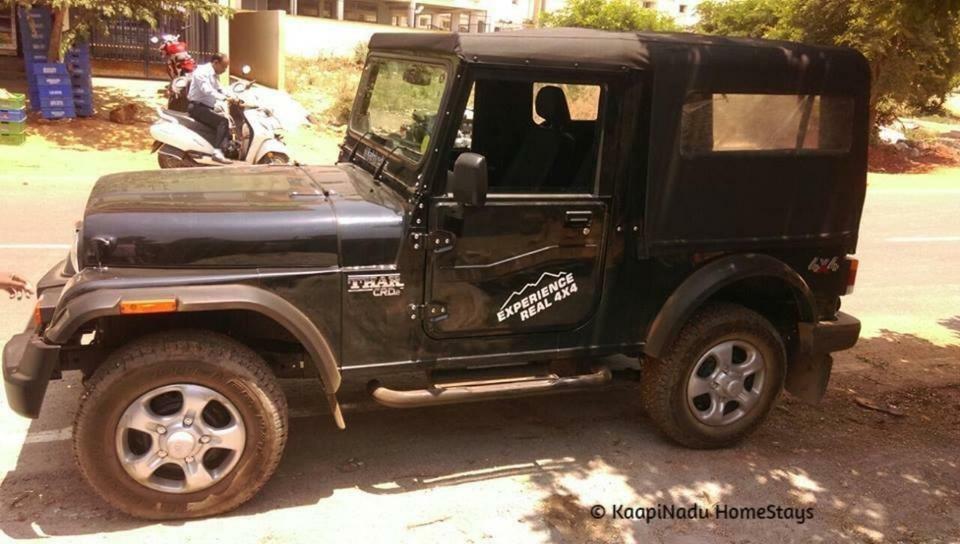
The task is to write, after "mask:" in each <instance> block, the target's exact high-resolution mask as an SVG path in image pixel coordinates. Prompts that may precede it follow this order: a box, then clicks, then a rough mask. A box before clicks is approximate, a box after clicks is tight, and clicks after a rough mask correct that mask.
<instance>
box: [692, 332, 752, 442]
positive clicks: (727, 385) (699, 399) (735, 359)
mask: <svg viewBox="0 0 960 544" xmlns="http://www.w3.org/2000/svg"><path fill="white" fill-rule="evenodd" d="M766 365H767V363H766V360H765V359H764V357H763V354H761V353H760V350H759V349H757V348H756V346H754V345H753V344H750V343H749V342H745V341H743V340H727V341H724V342H721V343H719V344H716V345H715V346H713V347H711V348H709V349H707V350H706V351H705V352H704V353H703V355H701V356H700V358H699V360H697V364H696V365H694V367H693V371H692V372H691V373H690V377H689V378H688V380H687V388H686V396H687V406H688V407H689V409H690V412H691V413H692V414H693V416H694V418H696V419H697V421H699V422H700V423H703V424H704V425H709V426H711V427H721V426H724V425H730V424H732V423H735V422H737V421H739V420H740V419H742V418H743V417H744V416H746V415H747V414H749V413H750V412H751V411H753V410H754V409H755V408H756V407H757V405H758V404H759V403H760V398H761V396H762V395H763V390H764V386H765V385H766V379H765V378H766V374H767V372H766V371H767V368H766Z"/></svg>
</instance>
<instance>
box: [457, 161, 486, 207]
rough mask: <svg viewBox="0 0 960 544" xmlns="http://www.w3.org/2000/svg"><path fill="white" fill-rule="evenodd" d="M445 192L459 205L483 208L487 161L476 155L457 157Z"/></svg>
mask: <svg viewBox="0 0 960 544" xmlns="http://www.w3.org/2000/svg"><path fill="white" fill-rule="evenodd" d="M447 190H449V191H450V192H451V193H453V199H454V200H456V201H457V202H458V203H460V204H464V205H467V206H483V205H484V203H486V201H487V159H486V158H485V157H484V156H483V155H479V154H477V153H463V154H461V155H460V156H459V157H457V162H455V163H454V165H453V175H452V176H451V177H450V180H449V182H448V183H447Z"/></svg>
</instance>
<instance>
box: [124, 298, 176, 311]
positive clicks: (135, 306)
mask: <svg viewBox="0 0 960 544" xmlns="http://www.w3.org/2000/svg"><path fill="white" fill-rule="evenodd" d="M175 311H177V299H175V298H160V299H155V300H124V301H123V302H121V303H120V313H121V314H162V313H168V312H175Z"/></svg>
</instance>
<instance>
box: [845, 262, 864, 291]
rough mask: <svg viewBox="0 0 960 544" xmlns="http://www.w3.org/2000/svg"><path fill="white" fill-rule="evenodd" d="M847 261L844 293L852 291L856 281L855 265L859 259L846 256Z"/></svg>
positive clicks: (856, 265) (857, 264) (858, 263)
mask: <svg viewBox="0 0 960 544" xmlns="http://www.w3.org/2000/svg"><path fill="white" fill-rule="evenodd" d="M847 263H849V268H848V269H847V292H846V293H845V294H847V295H849V294H850V293H852V292H853V286H854V284H856V283H857V267H858V266H859V265H860V261H859V260H857V259H853V258H850V257H847Z"/></svg>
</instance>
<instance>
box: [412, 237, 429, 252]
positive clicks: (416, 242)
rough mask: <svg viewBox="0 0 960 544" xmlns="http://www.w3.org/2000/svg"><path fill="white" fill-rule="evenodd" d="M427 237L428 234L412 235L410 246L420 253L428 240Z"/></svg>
mask: <svg viewBox="0 0 960 544" xmlns="http://www.w3.org/2000/svg"><path fill="white" fill-rule="evenodd" d="M426 236H427V235H426V233H423V232H411V233H410V245H411V247H413V250H414V251H420V250H421V249H423V242H424V240H426Z"/></svg>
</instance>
